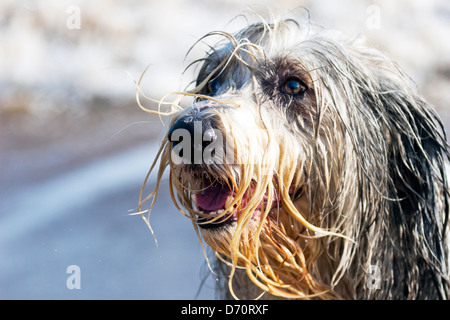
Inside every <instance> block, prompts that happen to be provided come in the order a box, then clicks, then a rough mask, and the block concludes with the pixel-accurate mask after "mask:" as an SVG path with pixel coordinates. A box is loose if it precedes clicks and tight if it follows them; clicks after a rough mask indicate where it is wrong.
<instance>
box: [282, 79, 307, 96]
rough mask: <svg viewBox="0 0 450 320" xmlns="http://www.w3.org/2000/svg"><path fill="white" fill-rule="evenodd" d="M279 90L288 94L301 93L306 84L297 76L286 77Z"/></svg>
mask: <svg viewBox="0 0 450 320" xmlns="http://www.w3.org/2000/svg"><path fill="white" fill-rule="evenodd" d="M281 90H282V91H283V92H284V93H287V94H290V95H298V94H302V93H303V92H305V90H306V86H304V85H303V83H302V82H301V81H300V80H298V79H297V78H290V79H287V80H286V82H285V83H284V84H283V87H282V88H281Z"/></svg>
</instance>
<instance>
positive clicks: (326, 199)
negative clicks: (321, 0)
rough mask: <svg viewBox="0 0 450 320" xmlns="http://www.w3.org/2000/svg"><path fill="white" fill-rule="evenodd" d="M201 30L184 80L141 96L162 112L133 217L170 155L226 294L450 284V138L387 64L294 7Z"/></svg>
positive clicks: (181, 205)
mask: <svg viewBox="0 0 450 320" xmlns="http://www.w3.org/2000/svg"><path fill="white" fill-rule="evenodd" d="M212 36H216V37H217V36H218V37H220V38H221V40H220V41H218V42H217V43H216V44H215V45H214V46H211V47H210V50H209V52H208V54H207V55H206V57H204V58H202V59H199V60H197V61H195V63H194V64H200V68H199V70H198V75H197V77H196V81H195V84H194V86H195V88H193V89H191V90H188V91H185V92H176V93H171V94H170V96H171V95H175V96H176V99H175V101H172V102H166V99H167V97H168V96H169V95H168V96H166V97H164V98H163V99H162V100H161V101H160V109H159V110H158V111H151V110H147V111H149V112H154V113H158V114H160V115H161V114H163V115H168V116H171V120H170V128H169V130H168V132H167V135H166V136H165V139H164V141H163V143H162V146H161V149H160V151H159V153H158V155H157V157H156V160H155V162H154V163H153V165H152V167H151V169H150V172H151V171H152V170H153V169H154V168H155V166H156V164H157V161H159V171H158V179H157V184H156V186H153V187H154V190H153V192H152V193H151V194H149V195H148V196H147V197H144V196H143V194H142V192H141V197H140V203H139V209H138V210H139V212H140V213H141V215H142V217H143V218H144V220H145V221H146V222H147V223H148V216H145V215H144V213H146V212H147V213H149V212H150V209H151V208H152V207H153V205H154V203H155V200H156V197H157V195H158V189H159V186H160V181H161V178H162V175H163V172H164V171H165V169H166V168H169V169H170V175H169V184H170V191H171V195H172V199H173V200H174V203H175V205H176V207H177V208H178V209H179V210H180V211H181V212H182V213H183V214H185V215H186V216H187V217H189V218H190V219H191V220H192V222H193V225H194V228H195V231H196V232H197V234H198V236H199V238H200V239H201V240H202V239H203V241H204V242H205V243H206V244H208V245H209V246H210V247H211V248H212V250H213V252H214V254H215V260H216V262H215V263H214V267H213V268H214V272H215V273H216V274H218V275H219V276H220V278H221V279H222V281H220V282H219V291H220V292H222V293H223V295H222V296H223V297H230V296H232V297H234V298H245V299H249V298H251V299H254V298H260V297H262V298H276V297H278V298H290V299H296V298H300V299H311V298H316V299H436V298H440V299H446V298H448V296H449V270H448V248H447V245H446V239H447V237H448V235H447V233H446V232H447V222H448V215H449V192H448V189H447V187H446V186H447V180H446V175H445V164H444V161H445V160H446V159H447V158H448V156H449V149H448V145H447V142H446V137H445V134H444V130H443V126H442V124H441V121H440V120H439V118H438V116H437V114H436V113H435V111H434V110H433V108H432V107H431V106H430V104H428V103H427V102H426V101H425V100H424V99H423V98H422V97H421V96H420V95H419V94H418V93H417V91H416V89H415V86H414V84H413V83H411V81H410V79H409V78H408V77H407V76H406V75H405V74H404V73H403V72H402V71H401V69H400V68H399V67H398V66H397V64H395V63H394V62H392V61H391V60H390V59H388V58H387V57H386V56H385V55H383V54H382V53H380V52H379V51H377V50H374V49H371V48H368V47H366V46H365V45H363V44H362V43H361V42H360V41H359V40H355V39H349V38H346V37H344V36H342V35H340V34H338V33H336V32H331V31H326V30H323V29H320V28H317V27H315V26H313V25H312V24H311V23H310V22H308V21H307V22H303V21H298V20H295V19H274V21H272V22H268V21H260V22H257V23H252V24H249V25H248V26H247V27H245V28H244V29H243V30H241V31H239V32H237V33H235V34H229V33H225V32H212V33H209V34H208V35H206V36H205V37H203V38H202V39H201V41H205V39H207V38H208V37H212ZM141 79H142V78H141ZM139 95H140V91H139V87H138V92H137V99H138V103H139V105H140V106H141V107H142V108H144V107H143V106H142V105H141V103H140V102H139ZM186 96H191V97H194V98H193V101H192V103H191V104H190V106H188V107H181V106H180V100H181V97H186ZM165 105H168V106H169V108H170V111H169V112H166V113H163V112H162V111H161V107H162V106H165ZM149 174H150V173H149ZM147 180H148V176H147V179H146V181H145V183H144V186H145V185H146V183H147ZM143 190H144V187H143ZM147 201H150V202H151V204H150V206H149V207H150V208H149V209H146V210H144V209H142V206H143V205H144V204H145V203H146V202H147Z"/></svg>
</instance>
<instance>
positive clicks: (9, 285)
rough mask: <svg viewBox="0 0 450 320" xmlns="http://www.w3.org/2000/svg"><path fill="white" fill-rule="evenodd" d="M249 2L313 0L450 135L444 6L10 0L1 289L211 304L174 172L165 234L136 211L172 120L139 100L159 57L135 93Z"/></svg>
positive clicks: (1, 103)
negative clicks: (388, 64) (176, 202)
mask: <svg viewBox="0 0 450 320" xmlns="http://www.w3.org/2000/svg"><path fill="white" fill-rule="evenodd" d="M255 3H257V5H255ZM249 5H250V6H252V8H254V9H256V11H261V12H264V11H265V6H264V5H269V6H270V7H271V8H274V9H279V10H280V11H281V12H283V11H284V10H293V9H296V8H298V7H302V6H304V7H306V8H307V9H308V10H309V12H310V15H311V19H312V20H313V21H315V22H317V23H318V24H320V25H322V26H324V27H327V28H336V29H340V30H342V31H344V32H346V33H349V34H358V35H362V36H364V37H366V38H367V39H368V41H369V43H370V44H371V45H373V46H375V47H377V48H379V49H381V50H384V51H386V52H388V54H389V55H390V56H391V57H393V58H394V59H395V60H397V61H398V62H399V64H400V65H401V66H402V67H403V68H404V69H405V70H406V72H407V73H408V74H409V75H410V76H411V77H412V78H413V79H414V80H415V82H416V83H417V86H418V87H419V88H420V91H421V93H422V94H423V95H424V96H425V97H426V98H427V99H428V100H429V101H430V102H432V103H433V104H435V105H436V108H437V110H438V112H439V114H440V115H441V117H442V118H443V120H444V123H445V125H446V130H448V128H449V126H448V124H449V120H450V110H449V103H450V41H449V40H450V39H449V34H450V2H449V1H448V0H430V1H423V0H396V1H390V0H379V1H376V0H373V1H369V0H366V1H361V0H341V1H331V0H314V1H312V0H311V1H307V0H305V1H301V0H277V1H261V0H259V1H247V0H195V1H194V0H167V1H160V0H151V1H138V0H134V1H126V2H125V1H113V0H98V1H87V0H84V1H83V0H78V1H77V0H68V1H65V0H42V1H40V0H30V1H25V0H2V1H1V2H0V298H1V299H195V298H198V299H214V298H215V295H214V282H215V280H214V276H213V275H211V273H210V271H209V270H208V268H207V266H206V263H205V258H204V254H203V251H202V248H201V246H200V243H199V241H198V239H197V237H196V235H195V232H194V230H193V228H192V225H191V223H190V222H189V220H188V219H186V218H185V217H183V216H182V215H181V214H180V213H179V212H178V211H177V210H176V209H175V207H174V206H173V205H172V203H171V201H170V197H169V195H168V191H167V181H166V180H164V183H163V186H162V187H161V195H160V198H159V201H158V202H157V205H156V207H155V208H154V210H153V211H152V215H151V217H150V221H151V224H152V227H153V230H154V232H155V237H156V239H157V242H158V243H157V244H156V242H155V239H154V238H153V236H152V234H151V232H150V231H149V229H148V228H147V226H146V225H145V223H144V222H143V221H142V219H141V218H140V217H139V216H132V215H129V214H130V213H133V212H136V209H137V202H138V195H139V191H140V188H141V184H142V182H143V180H144V177H145V175H146V173H147V171H148V168H149V166H150V164H151V162H152V160H153V157H154V156H155V154H156V151H157V148H158V144H159V141H160V140H161V138H162V136H163V135H164V131H165V130H166V129H167V128H166V127H165V126H164V123H163V122H162V121H161V120H160V119H159V118H157V117H154V116H151V115H149V114H147V113H145V112H143V111H142V110H140V109H139V108H138V106H137V104H136V100H135V91H136V89H135V84H134V79H138V78H139V77H140V76H141V74H142V72H143V71H144V69H145V68H146V67H147V66H150V67H149V69H148V71H147V73H146V75H145V77H144V79H143V82H142V90H143V92H144V93H145V94H146V95H148V96H151V97H153V98H155V99H157V100H158V99H159V98H161V97H162V96H163V95H164V94H165V93H167V92H170V91H176V90H179V89H180V88H183V87H184V85H183V84H185V83H189V81H190V80H191V79H190V78H189V75H185V76H184V77H182V71H183V70H184V68H185V67H186V66H187V65H188V64H189V62H190V61H192V60H194V59H195V58H198V56H194V55H190V57H188V58H185V55H186V52H187V51H188V49H189V48H190V46H191V45H192V44H193V43H194V42H195V41H196V40H197V39H199V38H200V37H201V36H202V35H204V34H206V33H207V32H209V31H212V30H226V31H230V32H233V31H236V29H235V28H232V25H234V23H232V24H230V21H231V20H232V19H233V18H234V17H236V16H238V15H239V14H241V13H245V11H246V10H247V8H248V6H249ZM297 10H298V9H297ZM300 11H301V12H303V14H304V10H300ZM241 22H245V20H244V19H241ZM199 54H202V52H199ZM143 103H144V104H145V105H146V106H148V107H150V108H153V107H155V106H154V104H152V103H151V102H150V101H147V100H143ZM152 179H153V180H152ZM152 181H154V178H153V177H151V179H150V184H151V183H152ZM73 265H75V266H77V267H78V269H77V270H78V271H79V273H74V272H72V271H71V270H72V269H71V267H70V266H73ZM76 276H78V278H74V277H76ZM71 284H76V285H79V288H74V289H70V287H71ZM72 287H73V286H72Z"/></svg>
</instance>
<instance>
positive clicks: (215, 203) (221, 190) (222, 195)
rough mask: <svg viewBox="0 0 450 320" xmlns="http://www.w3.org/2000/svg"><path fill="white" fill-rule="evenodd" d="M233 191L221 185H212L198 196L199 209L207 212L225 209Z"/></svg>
mask: <svg viewBox="0 0 450 320" xmlns="http://www.w3.org/2000/svg"><path fill="white" fill-rule="evenodd" d="M230 194H231V190H230V189H228V188H227V187H226V186H222V185H220V184H212V185H211V186H209V187H208V188H206V189H205V190H203V191H202V193H199V194H197V196H196V199H197V204H198V207H199V208H200V209H202V210H205V211H217V210H219V209H223V207H224V206H225V202H226V201H227V198H228V196H229V195H230Z"/></svg>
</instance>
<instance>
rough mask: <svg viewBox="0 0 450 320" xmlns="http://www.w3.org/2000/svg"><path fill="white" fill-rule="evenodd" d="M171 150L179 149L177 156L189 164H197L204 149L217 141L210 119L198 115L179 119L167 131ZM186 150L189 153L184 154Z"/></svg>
mask: <svg viewBox="0 0 450 320" xmlns="http://www.w3.org/2000/svg"><path fill="white" fill-rule="evenodd" d="M168 139H169V141H170V142H171V143H172V148H173V149H175V148H177V147H179V149H180V150H179V155H180V156H181V157H183V158H184V160H188V161H190V163H199V162H198V160H197V159H200V160H201V159H202V154H203V151H204V150H205V148H206V147H207V146H208V145H209V144H211V143H212V142H214V141H215V140H216V139H217V133H216V129H214V127H213V124H212V120H211V118H208V117H204V116H202V115H201V114H199V113H196V114H194V115H185V116H183V117H181V118H179V119H178V120H177V121H175V123H174V124H173V125H172V127H171V128H170V130H169V134H168ZM186 150H188V151H190V152H186Z"/></svg>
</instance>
